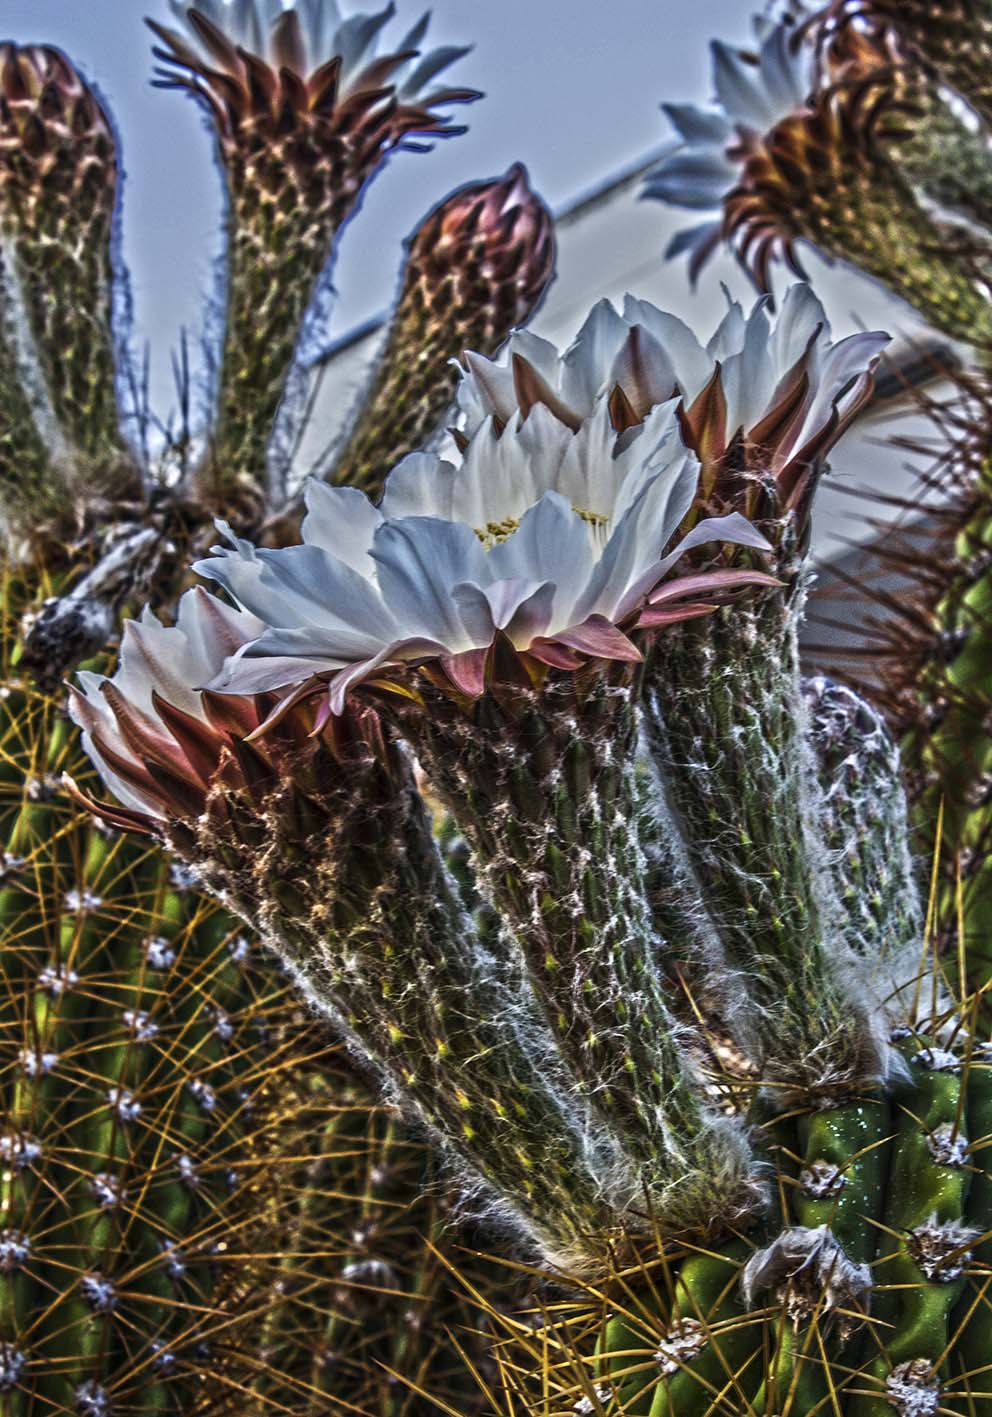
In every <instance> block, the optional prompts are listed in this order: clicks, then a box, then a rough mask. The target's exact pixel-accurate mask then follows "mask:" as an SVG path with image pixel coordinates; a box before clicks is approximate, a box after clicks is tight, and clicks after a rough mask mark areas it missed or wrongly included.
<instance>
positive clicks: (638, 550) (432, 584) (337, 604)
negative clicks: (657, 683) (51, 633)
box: [194, 394, 768, 712]
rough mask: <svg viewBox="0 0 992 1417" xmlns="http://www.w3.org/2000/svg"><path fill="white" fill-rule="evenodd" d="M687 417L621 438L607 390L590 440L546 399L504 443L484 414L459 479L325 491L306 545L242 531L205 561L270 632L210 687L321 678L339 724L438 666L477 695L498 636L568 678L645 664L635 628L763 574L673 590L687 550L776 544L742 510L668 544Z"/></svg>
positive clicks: (317, 496) (684, 478)
mask: <svg viewBox="0 0 992 1417" xmlns="http://www.w3.org/2000/svg"><path fill="white" fill-rule="evenodd" d="M676 410H677V403H676V401H674V400H669V401H668V402H667V403H665V404H664V405H661V406H659V407H658V408H656V409H654V410H652V411H651V413H650V414H649V415H648V417H647V418H646V419H645V420H644V422H643V424H642V425H641V426H640V427H639V428H638V429H636V430H628V432H627V433H626V434H625V435H621V436H619V437H618V435H617V433H616V431H615V429H614V428H613V425H612V423H611V419H610V411H609V396H608V395H606V394H603V395H601V396H600V397H599V398H598V400H595V401H594V402H593V406H592V410H591V412H590V415H589V417H588V418H587V419H585V420H584V421H583V423H582V425H581V427H580V428H579V429H578V430H577V431H573V430H572V428H570V427H569V426H568V425H567V424H566V423H563V422H561V421H560V419H558V418H556V417H555V415H554V414H553V413H552V412H551V411H550V410H549V409H548V408H547V407H546V406H544V405H538V406H535V407H534V408H533V409H531V410H530V412H529V414H528V416H526V417H524V418H521V419H518V420H516V421H515V423H514V425H513V426H512V427H507V428H506V429H505V430H503V431H502V432H501V431H500V429H499V427H498V425H497V423H496V421H495V420H494V419H493V418H487V419H485V420H484V421H483V422H482V424H481V425H480V426H479V427H478V429H477V430H476V431H475V433H474V434H473V436H472V437H471V439H470V440H469V442H468V445H467V447H466V450H465V454H464V460H463V462H462V464H461V466H460V467H455V466H453V465H452V464H451V463H448V462H445V461H442V460H441V459H440V458H438V457H436V456H433V455H431V454H427V453H417V454H413V455H412V456H410V457H408V458H406V459H404V461H403V462H401V463H400V464H399V466H398V467H397V468H396V469H394V471H393V472H392V474H391V475H390V477H389V479H388V480H387V483H386V489H385V492H384V495H383V498H382V503H381V506H379V507H374V506H373V505H372V503H371V502H369V500H368V499H367V498H366V497H365V496H364V494H363V493H361V492H358V491H357V490H355V489H353V488H347V487H328V486H326V485H324V484H322V483H319V482H316V481H311V482H310V483H309V485H308V487H307V490H306V500H307V509H308V515H307V518H306V520H305V522H304V526H303V545H301V546H294V547H288V548H284V549H281V550H258V549H256V548H255V547H254V546H253V545H251V544H250V543H249V542H246V541H243V540H239V539H238V538H236V537H233V536H230V538H229V539H230V545H229V546H225V547H218V548H215V554H214V555H213V556H212V557H210V558H209V559H207V560H204V561H200V562H199V563H197V565H196V566H195V567H194V569H195V570H197V571H198V572H199V573H200V574H201V575H203V576H206V577H208V578H209V579H211V580H215V581H217V582H219V583H220V584H221V585H223V586H224V588H225V589H226V590H227V591H228V592H229V593H230V594H231V595H232V596H233V597H234V599H235V600H236V601H237V603H238V604H239V605H241V606H243V607H244V608H245V609H246V610H248V611H250V612H251V613H252V614H254V615H256V616H258V617H259V618H260V619H262V620H265V621H266V623H267V625H268V626H269V628H268V629H266V631H265V633H264V634H263V635H262V636H261V637H260V638H259V639H258V640H256V641H255V642H253V643H252V644H250V645H247V646H245V648H244V649H243V650H241V651H239V652H238V653H237V654H235V655H234V656H233V657H232V659H231V661H230V662H229V664H228V666H227V667H226V669H225V671H224V673H223V674H222V675H221V676H220V677H219V678H218V679H217V680H216V681H215V682H214V684H213V685H212V687H214V688H217V689H220V690H223V691H225V692H229V693H236V694H247V693H256V692H265V691H269V690H273V689H279V688H284V687H286V686H287V685H291V684H299V683H301V682H303V681H305V680H308V679H310V678H312V677H313V676H314V675H324V676H327V677H329V678H330V679H331V698H330V701H331V704H332V707H333V708H334V711H335V712H339V711H340V710H341V708H342V706H343V703H344V699H345V696H346V694H347V692H348V690H349V689H350V688H351V686H353V685H354V684H356V683H358V682H360V681H361V680H363V679H365V678H368V677H370V676H372V675H375V674H377V673H381V672H383V671H384V670H385V669H387V668H395V667H397V666H402V665H409V664H418V663H421V662H423V661H425V660H439V661H440V663H441V666H442V667H443V668H444V669H445V671H446V672H447V674H448V676H449V678H450V679H451V680H452V682H453V683H454V685H455V686H456V688H457V689H459V690H460V691H461V692H463V693H465V694H468V695H477V694H479V693H481V692H482V690H483V686H484V670H485V663H486V657H487V654H488V651H489V650H490V648H491V647H492V645H493V643H494V641H495V640H496V639H497V636H498V635H500V634H502V635H503V636H505V637H506V638H507V639H509V640H510V642H511V643H512V644H513V645H514V647H515V648H516V649H518V650H519V651H523V652H526V653H528V654H529V655H531V656H532V657H533V658H534V659H536V660H538V661H541V662H543V663H546V664H550V665H553V666H557V667H561V668H571V667H575V666H576V665H577V664H578V663H579V662H580V661H579V660H578V659H577V655H583V654H584V655H591V656H594V657H602V658H613V659H630V660H636V659H638V658H640V652H639V650H638V649H637V648H636V646H635V645H634V644H633V643H632V641H631V640H630V639H629V637H628V634H627V633H626V631H628V630H633V629H635V628H638V627H639V626H643V625H645V624H649V623H650V624H654V623H661V622H662V621H663V620H664V621H667V620H670V619H677V618H684V616H685V614H687V613H690V612H689V611H687V610H686V609H684V608H683V607H682V606H681V605H680V602H681V601H684V600H685V599H686V598H689V597H692V598H693V599H694V602H697V603H696V604H694V606H693V612H694V613H699V606H698V601H699V600H700V598H701V597H703V598H705V594H706V592H707V590H710V591H712V590H714V589H715V588H716V587H717V586H718V585H722V584H726V583H727V582H726V577H727V576H728V574H732V575H733V577H734V583H735V584H740V583H742V581H743V580H744V579H760V577H758V575H757V573H744V572H734V573H727V572H721V573H719V574H718V576H717V578H716V580H715V581H711V580H710V579H709V578H707V577H705V576H698V575H697V576H694V577H692V578H691V579H688V580H685V581H684V582H680V581H677V580H676V581H673V582H671V583H666V585H665V586H664V587H660V585H659V583H660V582H661V581H662V579H663V578H664V577H665V576H666V575H667V573H668V572H669V571H670V570H671V569H672V567H673V566H674V565H675V563H676V561H678V560H679V558H680V557H681V556H682V554H683V553H684V552H685V551H686V550H688V549H690V547H692V546H698V545H700V544H702V543H704V542H707V541H717V540H719V541H724V542H727V541H730V542H735V543H737V544H740V545H747V546H751V547H755V548H757V549H759V550H767V549H768V546H767V542H766V541H765V540H764V538H763V537H762V536H760V535H759V534H758V532H757V531H755V529H754V528H753V527H752V526H751V525H750V524H749V523H748V522H747V521H745V519H744V518H743V517H741V516H739V515H731V516H728V517H723V518H720V519H710V520H704V521H702V522H700V523H699V524H698V525H696V526H695V527H694V528H693V530H692V531H691V532H690V533H689V534H688V535H687V536H685V537H684V538H683V539H682V540H681V542H679V543H678V544H677V545H676V546H675V547H674V549H671V546H670V543H672V541H673V538H674V537H675V535H676V532H677V531H678V528H679V526H680V524H681V523H682V521H683V520H684V518H685V517H686V515H687V513H688V512H689V510H690V508H691V506H692V503H693V499H694V497H695V493H696V488H697V484H698V478H699V463H698V460H697V459H696V457H695V456H694V455H693V454H692V453H691V452H689V451H688V450H687V449H686V447H685V445H684V443H683V442H682V439H681V436H680V433H679V426H678V420H677V413H676ZM766 579H767V577H766ZM649 599H653V600H654V601H655V602H657V603H656V604H655V605H653V606H649V604H648V601H649ZM662 603H663V605H664V608H659V607H660V606H661V605H662Z"/></svg>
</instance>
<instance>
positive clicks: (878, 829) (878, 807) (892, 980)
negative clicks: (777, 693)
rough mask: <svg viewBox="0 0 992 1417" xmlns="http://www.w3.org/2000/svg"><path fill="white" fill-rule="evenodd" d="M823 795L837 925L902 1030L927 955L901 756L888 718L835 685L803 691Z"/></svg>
mask: <svg viewBox="0 0 992 1417" xmlns="http://www.w3.org/2000/svg"><path fill="white" fill-rule="evenodd" d="M803 696H804V699H805V703H806V710H807V712H808V714H809V732H810V737H811V739H812V743H813V748H814V752H815V755H816V775H817V778H818V782H819V789H820V805H819V825H820V830H821V831H822V833H823V843H824V846H825V848H826V851H827V871H828V874H829V877H830V880H831V883H832V886H833V893H834V895H835V897H836V902H837V905H838V907H839V911H840V914H839V916H838V925H839V928H840V929H841V930H842V932H843V935H844V939H845V942H846V944H847V946H848V949H849V950H850V952H851V955H852V956H853V958H854V959H857V960H860V961H861V962H862V963H863V965H864V967H865V971H866V975H867V977H868V978H869V979H871V980H872V981H873V988H874V990H875V992H876V994H878V995H880V996H881V997H882V998H883V999H884V1000H886V1001H887V1006H888V1012H890V1013H891V1014H892V1016H893V1017H894V1018H895V1019H896V1020H897V1021H898V1020H901V1019H903V1018H905V1016H906V1015H907V1014H908V1013H910V1012H911V1011H912V1007H913V997H914V992H915V990H916V986H917V982H918V979H919V974H920V970H921V968H922V963H923V954H924V918H923V903H922V900H921V897H920V890H919V884H918V880H917V875H918V872H917V866H916V863H915V862H914V861H913V858H912V856H911V854H910V850H909V840H910V829H909V820H908V811H907V805H906V794H905V790H904V788H903V784H902V768H901V764H900V760H899V752H898V749H897V748H896V745H895V742H894V741H893V738H892V735H891V734H890V732H889V730H888V728H887V726H886V723H885V719H884V718H883V716H882V714H881V713H880V711H879V710H878V709H876V708H874V707H873V706H872V705H871V704H869V703H868V701H867V700H866V699H863V698H861V697H860V696H859V695H858V694H856V693H855V692H854V690H853V689H850V688H847V687H846V686H844V685H841V684H835V683H832V682H831V681H830V680H828V679H824V678H819V677H818V678H815V679H806V680H804V681H803Z"/></svg>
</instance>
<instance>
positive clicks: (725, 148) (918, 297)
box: [645, 9, 989, 340]
mask: <svg viewBox="0 0 992 1417" xmlns="http://www.w3.org/2000/svg"><path fill="white" fill-rule="evenodd" d="M800 20H801V17H799V16H797V14H796V13H794V12H793V10H792V9H789V10H787V11H786V13H785V14H784V16H783V17H782V18H781V19H780V20H779V21H778V22H772V21H770V20H768V19H767V18H763V19H759V20H756V21H755V26H756V32H757V37H758V48H757V50H756V51H754V52H751V51H748V50H742V49H732V48H729V47H728V46H726V45H724V44H714V46H713V60H714V64H713V68H714V83H715V87H716V91H717V99H718V102H719V107H716V108H713V109H699V108H695V107H693V106H692V105H674V106H671V105H670V106H666V109H665V111H666V112H667V114H668V116H669V118H670V119H671V121H672V122H673V124H674V125H675V127H676V128H677V129H678V132H679V134H680V135H681V137H682V138H683V139H684V142H683V144H682V145H681V146H680V147H679V148H678V149H677V150H676V151H674V152H672V153H670V154H669V155H668V156H667V157H665V158H664V159H663V160H662V162H661V163H660V164H659V166H658V167H657V168H656V169H655V170H654V172H653V173H651V174H650V175H649V177H648V179H647V183H646V187H645V195H646V196H649V197H657V198H658V199H659V200H661V201H663V202H667V203H669V204H671V205H674V206H683V207H689V208H692V209H703V210H708V211H711V212H712V213H713V216H712V217H711V218H710V219H709V220H707V221H706V222H704V223H703V224H702V225H697V226H694V227H692V228H690V229H689V230H687V231H684V232H680V233H679V234H678V235H677V236H676V238H675V240H674V241H673V242H672V244H671V245H670V247H669V250H668V254H669V255H670V256H673V255H678V254H680V253H682V252H685V251H688V252H689V253H690V269H691V272H692V274H693V276H695V275H696V274H698V272H699V270H700V269H701V267H702V266H703V264H704V263H705V262H706V260H707V259H708V257H709V256H710V254H711V253H712V252H713V251H714V250H715V249H716V247H717V246H718V245H719V243H720V242H721V240H727V241H729V242H731V243H732V244H733V246H734V249H735V250H736V252H737V255H738V256H739V258H740V259H741V261H742V262H743V264H744V265H745V266H746V267H747V269H748V270H749V271H750V273H751V275H752V276H753V278H754V280H755V282H756V284H757V285H758V287H759V289H761V290H768V288H769V272H770V266H771V263H772V260H773V259H774V258H775V257H781V258H783V259H784V260H785V261H786V262H787V263H788V264H789V265H790V266H791V267H792V269H793V270H795V271H797V272H798V273H799V274H802V271H801V268H800V267H799V264H798V259H797V255H796V245H797V242H799V241H800V240H806V241H810V242H812V243H813V244H814V245H816V246H819V247H820V248H821V249H822V250H823V251H825V252H827V253H828V254H829V255H832V256H840V257H842V258H844V259H846V260H850V261H852V262H854V263H855V264H857V265H859V266H860V267H862V269H864V270H865V271H867V272H869V273H870V274H871V275H873V276H875V277H876V278H877V279H879V280H881V281H883V282H884V283H885V284H887V285H889V286H890V287H891V288H892V289H893V290H895V291H896V292H897V293H898V294H900V295H901V296H903V298H905V299H906V300H908V301H909V302H910V303H912V304H914V305H915V306H917V308H919V309H920V310H922V311H923V313H924V314H925V315H927V317H928V318H929V319H931V320H932V321H933V322H934V323H935V324H936V325H937V326H939V327H940V328H942V329H945V330H947V331H948V332H949V333H951V334H954V335H957V336H959V337H961V338H964V339H972V340H975V339H976V338H977V337H979V336H980V335H982V334H984V329H985V327H986V326H987V324H988V314H989V311H988V302H987V300H986V299H985V296H984V295H983V294H982V293H981V291H980V290H979V289H978V288H977V285H976V279H977V275H978V266H977V264H976V262H975V260H974V258H972V257H970V256H968V255H967V254H966V253H964V252H962V251H958V250H955V251H949V250H948V249H946V248H947V246H948V243H947V242H946V240H945V241H942V240H941V237H940V234H939V232H938V229H937V228H936V227H935V225H934V222H933V219H932V215H931V213H930V212H929V211H928V210H927V209H926V208H925V207H924V206H923V205H922V204H921V202H920V200H918V197H917V187H918V186H922V187H923V188H925V189H927V188H930V187H932V189H933V193H934V195H935V196H936V197H937V198H938V200H941V199H942V198H943V195H944V194H945V193H946V192H947V190H948V182H947V179H946V175H945V174H944V173H942V172H941V171H940V170H939V169H940V166H941V163H940V155H939V153H934V152H932V151H930V150H928V149H926V148H924V150H922V151H921V150H920V149H919V147H918V146H914V142H913V141H910V139H912V138H913V137H914V135H915V132H916V129H917V127H918V126H919V120H920V115H921V112H922V111H923V110H921V109H919V108H918V107H916V105H917V103H918V101H919V100H920V98H921V96H925V99H926V102H928V103H929V101H930V94H929V90H928V89H927V85H926V84H925V83H924V82H923V81H922V80H920V81H916V80H915V79H913V77H912V76H911V75H908V74H907V70H906V68H905V66H904V65H903V64H902V63H900V62H899V59H900V56H899V53H898V47H897V45H896V40H895V36H894V34H893V32H892V31H890V30H888V29H886V28H884V26H883V27H881V28H878V29H877V30H872V31H868V30H865V31H860V32H858V33H857V34H855V35H851V36H846V37H845V36H843V35H835V34H833V33H832V32H831V33H830V34H828V35H822V34H821V35H819V36H818V35H817V32H816V29H815V27H813V28H812V29H811V28H810V26H809V25H807V24H804V23H801V22H800ZM817 39H819V40H820V42H819V43H817ZM894 46H895V47H894ZM932 111H934V110H932V109H930V108H927V109H926V112H927V113H928V114H930V113H931V112H932ZM914 115H915V120H916V121H915V122H914ZM940 119H941V133H942V136H943V137H944V139H945V143H944V146H945V147H946V148H947V154H948V156H949V155H950V152H951V149H952V148H955V147H957V146H960V147H962V149H963V150H964V151H966V152H971V151H972V150H973V149H974V148H975V147H976V143H975V141H974V140H973V139H969V135H968V134H967V131H966V130H965V129H964V128H963V125H962V124H961V123H960V122H959V121H958V120H957V119H956V118H955V117H954V115H953V114H952V113H951V112H950V110H947V111H946V112H945V111H944V110H941V112H940ZM904 142H905V144H906V145H905V148H904V149H903V148H901V147H900V145H901V144H903V143H904ZM944 166H945V167H946V166H947V157H945V161H944ZM935 167H936V169H937V170H936V171H934V170H933V169H934V168H935ZM931 177H932V178H933V181H932V183H931V182H930V181H929V179H930V178H931ZM952 186H953V188H954V192H957V193H958V196H957V197H953V193H952V197H953V200H955V201H957V200H959V199H960V200H961V201H962V203H963V204H964V205H965V206H967V205H968V202H967V193H966V192H965V191H964V190H963V184H962V183H960V182H958V183H955V184H952ZM958 245H959V246H960V245H961V243H960V242H959V243H958Z"/></svg>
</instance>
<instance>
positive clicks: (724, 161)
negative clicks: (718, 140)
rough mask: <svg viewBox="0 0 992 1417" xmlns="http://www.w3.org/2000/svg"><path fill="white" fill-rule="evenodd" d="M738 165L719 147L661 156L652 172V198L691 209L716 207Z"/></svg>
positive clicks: (734, 178) (729, 186) (650, 181)
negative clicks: (661, 158)
mask: <svg viewBox="0 0 992 1417" xmlns="http://www.w3.org/2000/svg"><path fill="white" fill-rule="evenodd" d="M738 171H739V168H738V165H737V164H736V163H735V162H732V161H731V160H730V158H728V157H727V156H726V154H725V153H724V151H723V149H722V147H721V148H716V147H713V148H708V147H707V148H702V147H698V148H684V149H680V150H679V152H677V153H673V155H672V156H671V157H667V158H664V159H663V160H662V161H661V162H660V163H659V164H658V166H657V167H656V168H655V170H654V171H653V172H652V173H651V176H650V178H649V179H648V182H649V190H650V192H651V195H652V196H653V197H658V198H660V200H661V201H663V202H670V203H671V204H672V206H676V207H686V208H688V209H689V210H690V211H705V210H707V209H709V208H711V207H719V206H721V205H722V203H723V199H724V197H725V196H726V194H727V193H728V192H729V191H730V189H731V188H732V187H733V186H734V185H735V183H736V181H737V175H738Z"/></svg>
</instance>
